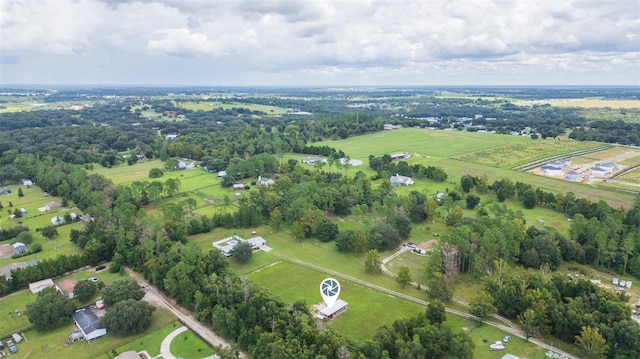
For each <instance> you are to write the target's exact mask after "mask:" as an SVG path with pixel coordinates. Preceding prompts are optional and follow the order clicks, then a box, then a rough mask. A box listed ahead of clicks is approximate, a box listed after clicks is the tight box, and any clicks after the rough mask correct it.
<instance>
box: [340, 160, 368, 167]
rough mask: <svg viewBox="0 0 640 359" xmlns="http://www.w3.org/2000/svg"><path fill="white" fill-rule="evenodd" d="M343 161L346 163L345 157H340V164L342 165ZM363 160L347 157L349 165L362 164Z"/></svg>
mask: <svg viewBox="0 0 640 359" xmlns="http://www.w3.org/2000/svg"><path fill="white" fill-rule="evenodd" d="M345 163H347V159H346V158H341V159H340V164H341V165H344V164H345ZM363 163H364V162H362V161H360V160H354V159H349V164H350V165H351V166H354V167H355V166H362V164H363Z"/></svg>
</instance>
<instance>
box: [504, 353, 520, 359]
mask: <svg viewBox="0 0 640 359" xmlns="http://www.w3.org/2000/svg"><path fill="white" fill-rule="evenodd" d="M500 359H520V357H517V356H515V355H513V354H509V353H507V354H505V355H503V356H502V358H500Z"/></svg>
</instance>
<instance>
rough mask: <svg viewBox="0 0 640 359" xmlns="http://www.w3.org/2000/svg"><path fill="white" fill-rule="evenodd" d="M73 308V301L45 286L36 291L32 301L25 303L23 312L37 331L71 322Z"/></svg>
mask: <svg viewBox="0 0 640 359" xmlns="http://www.w3.org/2000/svg"><path fill="white" fill-rule="evenodd" d="M74 310H75V306H74V304H73V301H72V300H71V299H69V297H68V296H67V295H65V294H62V293H60V292H58V291H57V290H56V289H55V288H47V289H45V290H43V291H41V292H40V293H38V298H36V301H35V302H34V303H29V304H27V310H26V312H25V314H26V315H27V318H29V321H30V322H31V323H33V325H34V326H35V328H36V329H37V330H39V331H47V330H51V329H55V328H58V327H61V326H63V325H65V324H69V323H70V322H71V314H73V311H74Z"/></svg>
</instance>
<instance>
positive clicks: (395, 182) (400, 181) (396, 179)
mask: <svg viewBox="0 0 640 359" xmlns="http://www.w3.org/2000/svg"><path fill="white" fill-rule="evenodd" d="M389 181H391V185H392V186H410V185H412V184H414V183H415V182H413V179H411V177H407V176H401V175H399V174H396V175H395V176H391V178H389Z"/></svg>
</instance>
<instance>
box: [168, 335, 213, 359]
mask: <svg viewBox="0 0 640 359" xmlns="http://www.w3.org/2000/svg"><path fill="white" fill-rule="evenodd" d="M171 354H173V355H175V356H176V357H178V358H183V359H202V358H204V357H209V356H211V355H213V349H211V347H210V346H209V345H208V344H207V343H205V342H204V341H202V339H200V338H198V336H196V335H195V334H194V333H193V332H192V331H190V330H188V331H186V332H184V333H181V334H180V335H178V336H177V337H175V338H174V339H173V341H171Z"/></svg>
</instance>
